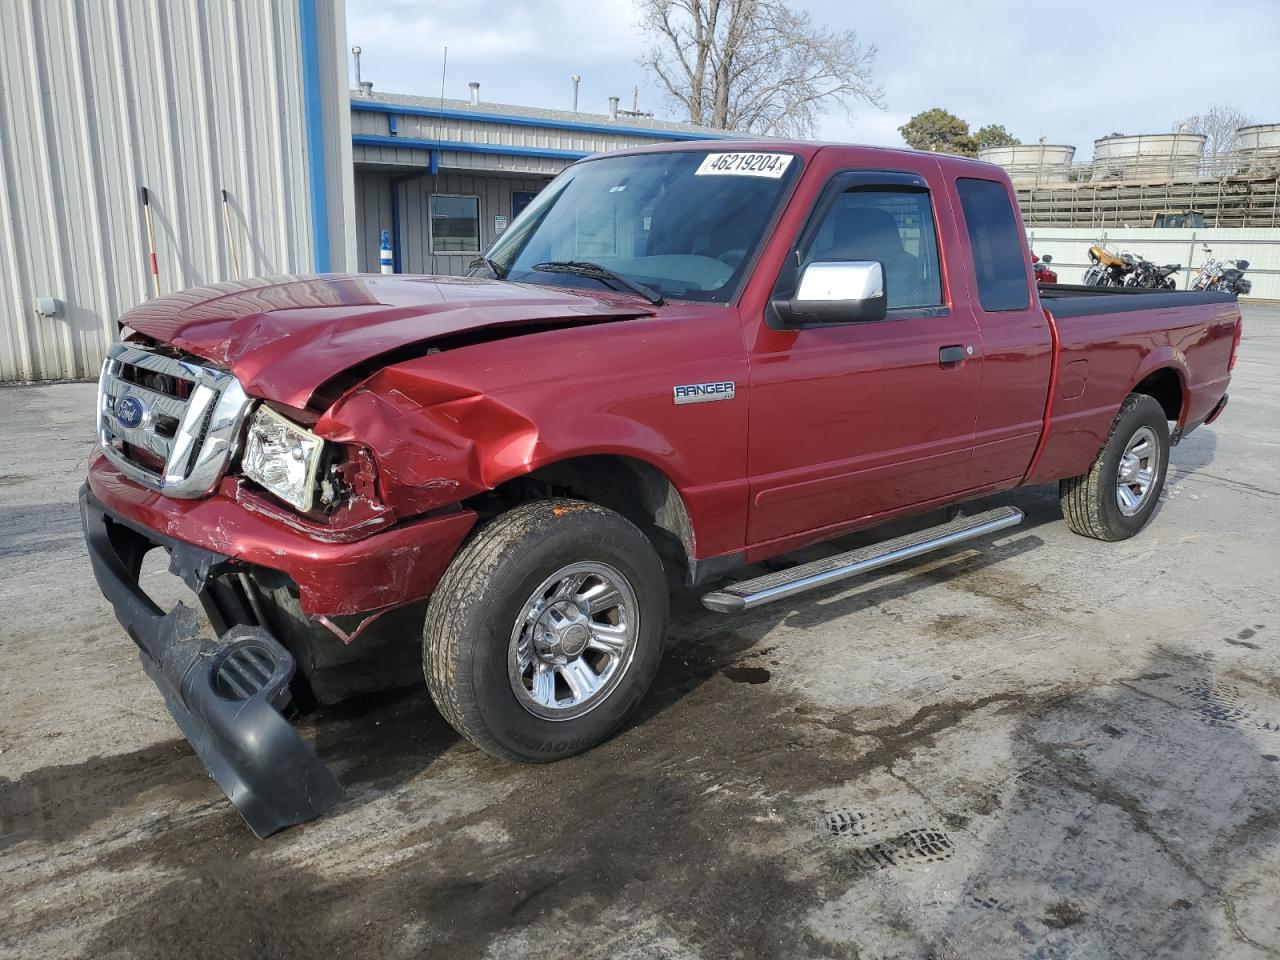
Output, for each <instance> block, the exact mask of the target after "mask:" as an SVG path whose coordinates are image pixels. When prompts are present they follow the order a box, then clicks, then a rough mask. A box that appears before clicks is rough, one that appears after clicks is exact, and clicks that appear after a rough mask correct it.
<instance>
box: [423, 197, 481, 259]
mask: <svg viewBox="0 0 1280 960" xmlns="http://www.w3.org/2000/svg"><path fill="white" fill-rule="evenodd" d="M431 252H432V253H479V252H480V198H479V197H455V196H445V195H440V194H432V196H431Z"/></svg>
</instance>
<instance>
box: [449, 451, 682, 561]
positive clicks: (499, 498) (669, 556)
mask: <svg viewBox="0 0 1280 960" xmlns="http://www.w3.org/2000/svg"><path fill="white" fill-rule="evenodd" d="M556 495H560V496H570V497H573V498H575V499H578V500H587V501H589V502H591V503H595V504H599V505H600V506H602V507H606V508H608V509H610V510H613V511H615V512H617V513H619V514H621V515H622V516H624V517H626V518H627V519H628V520H630V521H631V522H632V523H634V524H635V525H636V526H637V527H639V528H640V530H641V532H643V533H644V534H645V536H646V537H648V538H649V541H650V542H651V543H652V544H653V546H654V549H655V550H656V551H657V552H658V555H659V556H660V557H662V559H663V560H665V561H668V562H674V563H676V564H677V565H678V566H679V567H680V574H681V575H682V576H686V575H687V574H688V572H689V570H690V569H691V567H692V565H693V564H694V562H695V560H694V558H695V556H696V552H695V551H696V546H697V537H696V534H695V531H694V526H693V520H692V518H691V517H690V515H689V509H688V506H687V505H686V503H685V500H684V497H683V496H681V494H680V491H679V489H678V488H677V487H676V485H675V483H674V482H672V480H671V478H670V477H669V476H667V474H666V472H664V471H663V470H662V469H661V468H660V467H657V466H655V465H654V464H652V463H650V462H649V461H647V460H643V459H641V458H639V457H634V456H629V455H625V454H616V453H607V454H585V455H578V456H571V457H566V458H564V459H561V460H556V461H554V462H551V463H543V464H538V465H537V466H536V467H534V468H533V469H531V470H529V471H528V472H526V473H522V474H520V475H519V476H516V477H511V478H510V479H508V480H505V481H503V482H502V483H500V484H498V485H497V486H496V487H494V489H493V490H492V491H489V492H488V493H486V494H484V495H482V496H480V497H477V498H475V500H476V503H475V504H474V505H475V506H476V507H477V508H478V509H480V510H481V511H483V510H484V509H485V508H486V506H487V505H489V504H491V503H492V502H493V501H494V500H495V499H496V502H497V506H498V508H499V509H507V508H509V507H510V506H514V505H515V504H517V503H523V502H526V501H528V500H533V499H540V498H543V497H547V496H556ZM489 509H493V507H492V506H489Z"/></svg>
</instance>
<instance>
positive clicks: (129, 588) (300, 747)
mask: <svg viewBox="0 0 1280 960" xmlns="http://www.w3.org/2000/svg"><path fill="white" fill-rule="evenodd" d="M80 517H81V522H82V523H83V525H84V536H85V543H86V545H87V546H88V548H89V559H90V562H91V563H92V564H93V574H94V577H95V578H96V579H97V581H98V586H99V587H100V588H101V590H102V592H103V594H104V595H105V596H106V598H107V600H108V601H110V603H111V606H112V607H113V608H114V610H115V614H116V619H117V620H119V621H120V624H121V626H123V627H124V629H125V631H126V632H127V633H128V634H129V636H130V638H132V640H133V642H134V643H136V644H137V645H138V651H139V656H140V658H141V660H142V666H143V669H145V670H146V672H147V675H148V676H150V677H151V679H152V680H153V681H154V682H155V684H156V686H157V687H159V688H160V692H161V693H162V694H163V695H164V700H165V705H166V706H167V707H168V708H169V712H170V713H171V714H172V715H173V719H174V720H175V721H177V724H178V727H179V728H180V729H181V730H182V734H183V736H185V737H186V738H187V740H188V741H189V742H190V743H191V746H192V747H193V748H194V749H195V752H196V755H197V756H199V757H200V760H201V762H203V763H204V765H205V768H206V769H207V770H208V771H209V775H210V776H211V777H213V779H214V781H215V782H216V783H217V784H218V786H219V787H221V788H222V791H223V793H225V794H226V795H227V797H228V799H230V800H231V802H232V803H233V804H235V807H236V809H237V810H239V811H240V815H241V816H242V817H244V819H245V821H246V822H247V823H248V824H249V826H250V828H252V830H253V832H254V833H256V834H257V835H258V836H259V837H266V836H269V835H270V834H272V833H275V832H276V831H277V830H281V829H283V828H285V827H288V826H291V825H293V824H295V823H302V822H304V821H306V820H312V819H315V818H316V817H318V816H321V815H322V814H323V813H325V811H327V810H329V809H330V808H332V807H333V806H334V805H336V804H338V803H340V802H341V801H342V800H344V799H345V797H346V794H345V792H344V790H343V789H342V785H341V784H340V783H338V780H337V778H336V777H334V775H333V773H332V772H331V771H330V770H329V768H328V767H326V766H325V765H324V764H323V763H322V762H321V761H320V758H319V757H318V756H317V755H316V752H315V750H314V748H313V747H312V746H311V745H310V744H309V743H308V742H307V741H306V740H304V739H303V738H302V737H301V736H300V735H299V734H298V732H297V730H295V729H294V728H293V726H292V725H290V723H289V722H288V721H287V720H286V719H285V718H284V716H283V715H282V713H281V711H282V710H284V709H287V707H288V705H289V681H290V679H291V678H292V676H293V672H294V661H293V657H292V656H291V655H290V654H289V652H288V651H287V650H286V649H285V648H284V647H283V646H282V645H281V644H280V642H279V641H278V640H276V639H275V638H274V637H273V636H271V635H270V634H269V633H268V632H267V631H265V630H262V629H260V628H257V627H243V626H242V627H234V628H232V629H230V630H228V631H227V632H226V633H225V634H223V635H222V636H221V637H218V638H217V639H214V640H210V639H207V638H205V637H202V636H201V628H200V621H199V618H198V617H197V615H196V612H195V611H194V610H192V609H191V608H190V607H187V606H185V605H184V604H181V603H180V604H178V605H177V606H175V607H174V608H173V609H172V610H171V611H169V612H168V613H164V612H163V611H162V610H161V609H160V608H159V607H158V606H156V604H155V603H154V602H153V601H152V600H151V598H150V597H148V596H147V595H146V593H144V592H143V590H142V589H141V588H140V587H139V585H138V574H139V571H140V569H141V565H142V558H143V556H144V555H145V554H146V552H147V551H148V550H150V549H152V548H153V547H157V546H159V547H164V548H165V549H166V550H168V552H169V556H170V569H171V570H172V571H173V572H174V573H176V574H178V575H179V576H181V577H182V579H183V580H184V581H185V582H186V584H187V586H189V587H190V588H191V589H192V590H194V591H195V592H196V593H200V592H201V591H202V590H203V589H204V586H205V583H206V582H207V580H208V578H209V577H210V576H211V575H213V574H215V573H216V572H218V570H219V568H221V567H223V566H225V565H227V564H229V563H230V560H229V558H227V557H224V556H221V555H219V554H216V553H213V552H211V551H208V550H204V549H202V548H200V547H195V546H192V545H190V544H186V543H183V542H181V541H178V540H170V539H168V538H166V537H163V536H160V535H158V534H156V533H155V532H154V531H150V530H145V529H142V528H139V527H136V526H134V525H131V524H130V523H129V522H128V521H127V520H125V519H122V518H121V517H119V516H117V515H115V514H113V513H110V512H109V511H107V510H106V509H105V508H104V507H103V506H102V504H101V503H99V502H98V500H97V499H96V498H95V497H94V496H93V494H92V492H90V490H89V487H88V484H86V485H85V486H84V487H82V488H81V490H80Z"/></svg>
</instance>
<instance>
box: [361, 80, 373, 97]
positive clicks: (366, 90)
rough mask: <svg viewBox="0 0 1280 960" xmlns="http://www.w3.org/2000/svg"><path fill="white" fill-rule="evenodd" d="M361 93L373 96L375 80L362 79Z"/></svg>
mask: <svg viewBox="0 0 1280 960" xmlns="http://www.w3.org/2000/svg"><path fill="white" fill-rule="evenodd" d="M360 95H361V96H362V97H372V96H373V81H372V80H361V81H360Z"/></svg>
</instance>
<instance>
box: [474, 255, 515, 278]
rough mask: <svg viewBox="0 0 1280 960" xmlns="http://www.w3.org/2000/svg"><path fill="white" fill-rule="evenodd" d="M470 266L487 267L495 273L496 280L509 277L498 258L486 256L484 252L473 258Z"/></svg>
mask: <svg viewBox="0 0 1280 960" xmlns="http://www.w3.org/2000/svg"><path fill="white" fill-rule="evenodd" d="M469 266H472V267H477V266H483V267H487V268H488V270H489V272H490V273H492V274H493V277H494V279H495V280H505V279H507V271H506V270H504V269H502V265H501V264H499V263H498V261H497V260H492V259H490V258H489V257H486V256H485V255H484V254H483V253H482V254H480V256H478V257H476V258H475V259H474V260H472V261H471V263H470V264H469Z"/></svg>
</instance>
